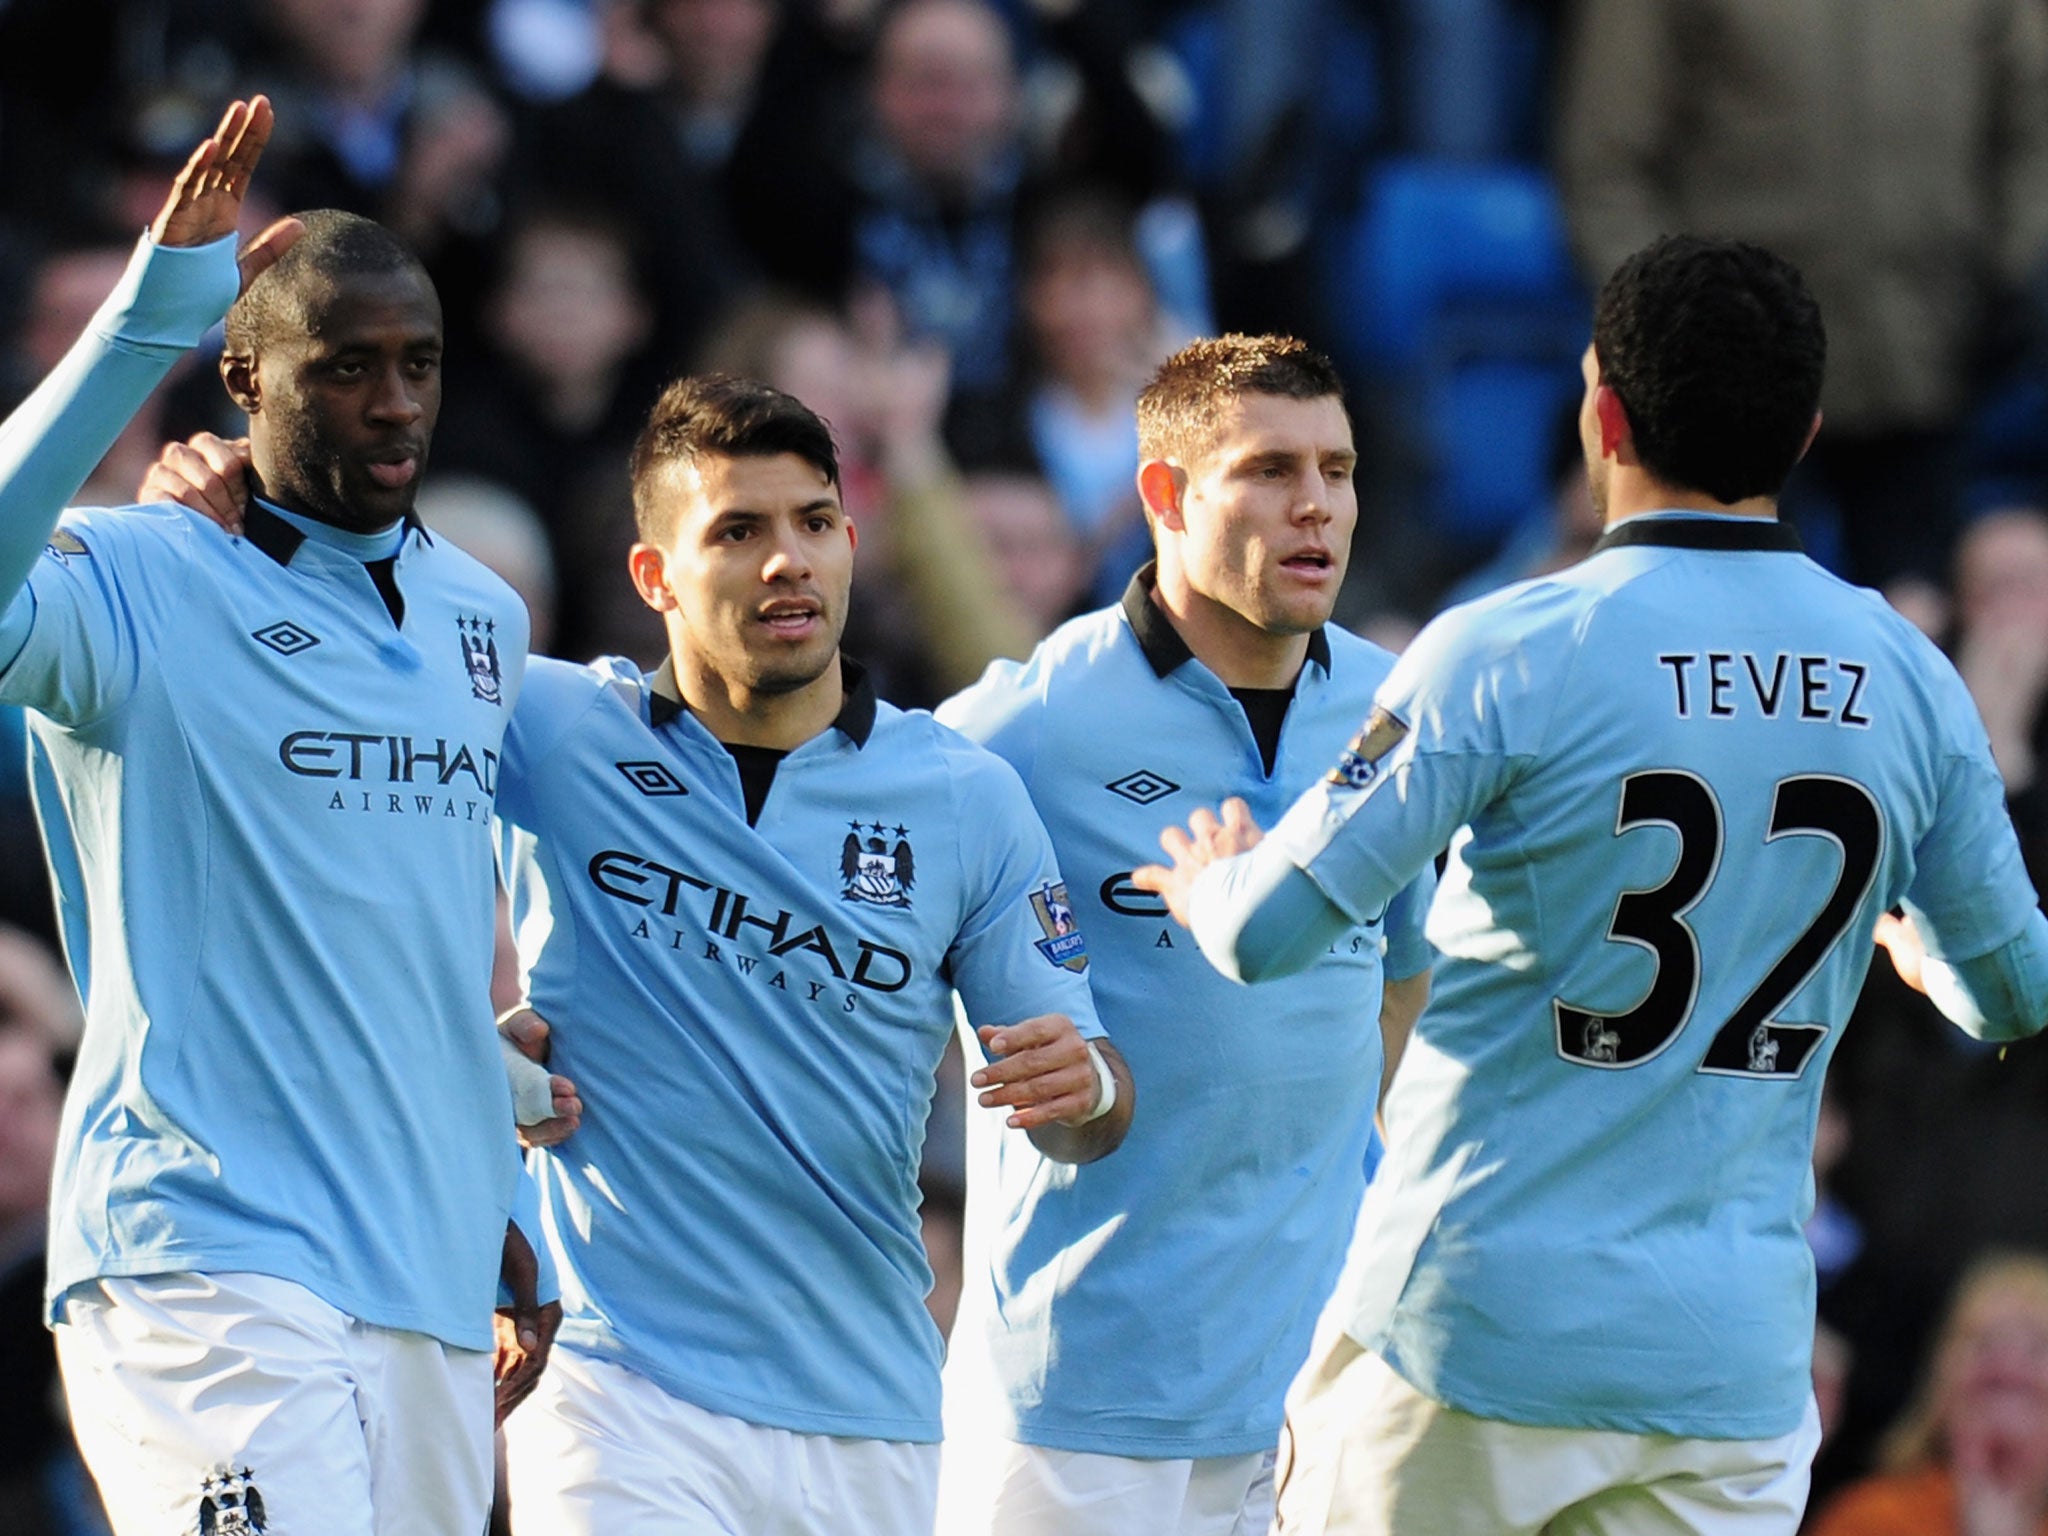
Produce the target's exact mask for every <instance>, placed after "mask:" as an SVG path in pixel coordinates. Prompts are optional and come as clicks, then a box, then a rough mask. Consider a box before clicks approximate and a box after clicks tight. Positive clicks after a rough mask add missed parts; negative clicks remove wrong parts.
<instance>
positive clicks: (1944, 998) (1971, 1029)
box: [1921, 911, 2048, 1040]
mask: <svg viewBox="0 0 2048 1536" xmlns="http://www.w3.org/2000/svg"><path fill="white" fill-rule="evenodd" d="M1921 980H1922V982H1923V983H1924V985H1925V986H1926V988H1927V996H1928V997H1929V998H1930V999H1931V1000H1932V1001H1933V1003H1934V1006H1935V1007H1937V1008H1939V1009H1940V1010H1941V1011H1942V1013H1943V1014H1944V1015H1945V1016H1946V1017H1947V1018H1948V1019H1950V1020H1951V1021H1952V1022H1954V1023H1955V1024H1956V1025H1957V1026H1959V1027H1960V1028H1961V1029H1962V1030H1964V1032H1966V1033H1968V1034H1971V1035H1974V1036H1976V1037H1977V1038H1978V1039H1979V1040H2023V1039H2025V1038H2026V1037H2027V1036H2029V1035H2033V1034H2038V1033H2039V1032H2040V1030H2041V1028H2042V1026H2043V1025H2044V1024H2048V918H2044V917H2043V916H2042V915H2041V914H2040V913H2039V912H2038V911H2036V912H2033V913H2030V914H2029V916H2028V921H2027V926H2026V927H2025V928H2024V929H2022V930H2021V931H2020V933H2019V935H2018V937H2016V938H2014V939H2012V940H2010V941H2009V942H2007V943H2005V944H2002V945H2000V946H1999V947H1998V948H1997V949H1994V950H1993V951H1992V952H1991V953H1990V954H1988V955H1979V956H1977V957H1976V958H1975V959H1972V960H1958V961H1953V962H1950V961H1943V960H1937V959H1935V958H1933V957H1932V956H1929V957H1928V958H1927V959H1926V960H1925V961H1923V962H1922V966H1921Z"/></svg>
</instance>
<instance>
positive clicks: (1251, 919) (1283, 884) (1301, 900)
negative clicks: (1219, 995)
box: [1189, 838, 1352, 982]
mask: <svg viewBox="0 0 2048 1536" xmlns="http://www.w3.org/2000/svg"><path fill="white" fill-rule="evenodd" d="M1351 926H1352V920H1351V918H1350V917H1349V916H1347V915H1346V914H1345V913H1344V912H1343V911H1342V910H1341V909H1339V908H1338V907H1337V905H1336V904H1335V903H1334V902H1332V901H1331V900H1330V898H1329V897H1328V896H1326V895H1324V894H1323V891H1322V889H1321V888H1320V887H1318V886H1317V885H1316V883H1315V882H1314V881H1313V880H1311V879H1309V877H1308V876H1307V875H1306V874H1305V873H1303V872H1302V870H1301V869H1300V868H1298V867H1297V866H1296V865H1295V864H1294V862H1293V860H1292V859H1290V858H1289V857H1288V854H1287V852H1286V850H1285V849H1284V848H1283V847H1282V846H1281V845H1280V843H1279V841H1278V840H1277V839H1274V838H1268V839H1267V840H1266V841H1265V842H1263V843H1261V844H1259V846H1258V847H1256V848H1254V849H1252V851H1251V852H1250V853H1246V854H1240V855H1239V856H1238V857H1236V858H1234V859H1225V860H1223V861H1222V862H1220V863H1217V864H1212V865H1211V866H1210V867H1209V868H1208V869H1206V870H1204V871H1203V872H1202V876H1201V878H1200V879H1198V880H1197V881H1196V882H1195V886H1194V894H1193V900H1192V905H1191V909H1190V912H1189V927H1190V928H1191V929H1192V930H1193V932H1194V935H1195V943H1196V944H1198V945H1199V946H1200V947H1201V951H1202V953H1203V954H1204V955H1206V956H1207V957H1208V959H1209V963H1210V964H1211V965H1213V966H1215V967H1216V969H1217V970H1219V971H1221V972H1222V973H1223V974H1224V975H1226V976H1228V977H1230V978H1231V979H1232V980H1233V981H1245V982H1252V981H1264V980H1265V979H1267V978H1268V977H1271V976H1287V975H1292V974H1293V973H1294V972H1296V971H1299V970H1301V969H1303V968H1304V967H1306V966H1308V965H1310V964H1311V963H1313V962H1314V960H1315V958H1316V956H1317V955H1319V954H1322V953H1323V952H1324V951H1325V950H1327V949H1328V948H1329V946H1330V945H1331V944H1333V943H1335V942H1336V941H1337V939H1338V938H1340V937H1341V936H1342V935H1343V934H1344V932H1345V931H1346V930H1347V929H1349V928H1350V927H1351Z"/></svg>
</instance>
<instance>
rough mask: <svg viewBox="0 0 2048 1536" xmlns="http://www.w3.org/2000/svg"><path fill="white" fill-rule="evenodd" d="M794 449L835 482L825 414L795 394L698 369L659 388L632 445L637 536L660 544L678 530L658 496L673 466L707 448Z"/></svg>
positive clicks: (737, 455)
mask: <svg viewBox="0 0 2048 1536" xmlns="http://www.w3.org/2000/svg"><path fill="white" fill-rule="evenodd" d="M784 453H793V454H795V455H796V456H797V457H798V458H800V459H802V460H804V461H805V462H806V463H808V464H810V465H811V466H812V467H814V468H815V469H816V470H817V471H818V473H819V474H821V475H823V476H824V477H825V479H826V481H827V483H828V484H831V485H837V484H838V483H839V447H838V445H837V444H836V443H834V442H833V441H832V429H831V428H830V427H828V426H826V425H825V420H824V418H823V417H821V416H820V415H818V413H817V412H816V411H814V410H812V409H811V408H810V407H809V406H807V405H805V404H804V403H803V401H801V400H799V399H797V397H796V396H795V395H790V394H785V393H783V392H782V391H781V390H779V389H776V388H774V387H773V386H771V385H767V384H763V383H761V382H759V381H758V380H755V379H742V378H738V377H736V376H735V375H733V374H729V373H699V374H691V375H688V376H687V377H684V378H680V379H677V380H676V381H675V382H674V383H673V384H670V385H669V386H668V388H666V389H664V390H663V391H662V392H661V398H660V399H658V400H656V401H655V402H654V409H653V410H651V411H649V412H648V413H647V424H646V425H645V426H644V427H642V428H641V429H640V436H639V437H638V439H636V440H635V442H634V444H633V515H634V520H635V521H636V522H637V523H638V525H639V529H640V537H641V538H642V539H643V540H644V541H646V542H647V543H650V544H658V543H660V542H662V541H663V540H665V539H667V538H669V537H670V536H671V535H673V534H674V532H675V526H674V518H673V517H672V516H671V514H670V513H669V512H668V510H667V509H666V507H665V506H664V505H663V504H662V501H661V498H660V497H659V496H657V495H656V494H655V490H656V485H655V482H656V481H657V480H658V479H659V478H660V477H661V474H662V473H663V471H665V470H666V469H667V468H668V467H669V466H670V465H671V464H678V463H686V462H688V461H690V460H693V459H697V458H700V457H702V456H704V455H706V454H718V455H720V456H722V457H725V458H733V459H742V458H762V459H766V458H774V457H775V456H776V455H778V454H784Z"/></svg>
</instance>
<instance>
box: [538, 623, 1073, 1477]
mask: <svg viewBox="0 0 2048 1536" xmlns="http://www.w3.org/2000/svg"><path fill="white" fill-rule="evenodd" d="M506 756H507V776H506V791H505V794H504V796H503V798H502V800H501V802H500V812H501V815H502V816H503V817H504V819H505V822H506V823H507V830H506V834H505V867H506V870H507V874H508V884H509V886H510V888H511V891H512V897H513V908H514V928H515V932H516V934H517V937H518V940H519V949H520V957H521V960H522V962H523V964H524V967H525V972H526V984H527V988H528V993H529V996H530V999H531V1001H532V1004H533V1006H534V1008H536V1009H537V1010H538V1011H539V1012H540V1013H541V1015H542V1016H543V1017H545V1018H546V1019H548V1020H549V1021H550V1023H551V1024H552V1026H553V1029H554V1036H553V1038H554V1057H553V1063H552V1064H553V1067H554V1070H556V1071H558V1072H561V1073H564V1074H566V1075H567V1076H568V1077H570V1078H572V1079H574V1080H575V1082H576V1084H577V1087H578V1089H579V1090H580V1092H581V1094H582V1096H583V1099H584V1102H585V1104H586V1106H587V1108H586V1111H585V1114H584V1119H583V1125H582V1128H581V1129H580V1130H579V1131H578V1132H577V1133H576V1135H575V1137H574V1138H572V1139H571V1140H570V1141H569V1142H567V1143H566V1144H565V1145H564V1146H562V1147H561V1148H560V1149H558V1150H556V1151H553V1152H547V1153H538V1154H535V1163H536V1167H537V1170H538V1173H539V1176H540V1181H541V1188H542V1196H543V1200H544V1204H545V1210H544V1226H545V1228H546V1231H547V1236H548V1240H549V1243H550V1245H551V1246H552V1248H553V1249H554V1254H555V1261H556V1265H557V1267H558V1270H559V1273H560V1277H561V1285H562V1299H563V1305H564V1309H565V1312H566V1320H565V1321H564V1323H563V1325H562V1332H561V1344H562V1345H563V1346H564V1347H567V1348H570V1349H577V1350H583V1351H586V1352H588V1353H590V1354H593V1355H597V1356H600V1357H602V1358H605V1359H609V1360H612V1361H615V1362H617V1363H619V1364H621V1365H624V1366H626V1367H628V1368H629V1369H632V1370H634V1371H637V1372H639V1373H640V1374H642V1375H644V1376H646V1377H647V1378H648V1379H650V1380H651V1381H653V1382H655V1383H656V1384H657V1385H659V1386H660V1387H661V1388H662V1389H663V1390H665V1391H667V1392H669V1393H670V1394H672V1395H673V1396H676V1397H679V1398H681V1399H683V1400H685V1401H687V1402H691V1403H695V1404H697V1405H698V1406H699V1407H703V1408H707V1409H710V1410H711V1411H713V1412H716V1413H723V1414H728V1415H731V1416H733V1417H736V1418H741V1419H745V1420H747V1421H748V1422H750V1423H754V1424H761V1425H768V1426H773V1427H776V1428H782V1429H790V1430H797V1431H801V1432H805V1433H813V1434H829V1435H841V1436H855V1437H860V1438H872V1439H883V1440H899V1441H900V1440H908V1441H924V1442H931V1441H935V1440H937V1439H938V1438H939V1380H938V1368H939V1356H940V1349H941V1345H940V1339H939V1334H938V1330H937V1329H936V1328H935V1327H934V1326H933V1324H932V1321H931V1318H930V1316H929V1315H928V1314H927V1312H926V1311H925V1308H924V1295H925V1292H926V1291H927V1290H929V1289H930V1286H931V1275H930V1271H929V1270H928V1268H927V1267H926V1264H925V1257H924V1248H923V1244H922V1242H921V1239H920V1236H919V1227H918V1217H917V1206H918V1190H917V1173H918V1163H919V1158H920V1154H921V1152H922V1150H923V1145H924V1133H925V1117H926V1113H927V1110H928V1109H929V1106H930V1103H931V1098H932V1093H933V1086H934V1080H935V1074H936V1072H937V1070H938V1064H939V1058H940V1056H941V1055H942V1054H943V1052H944V1050H945V1045H946V1040H947V1037H948V1034H949V1033H950V1031H951V1029H952V1027H953V1001H952V999H953V990H954V988H956V987H957V988H958V989H959V994H960V997H961V998H962V1000H963V1002H964V1004H965V1007H966V1010H967V1013H968V1016H969V1017H970V1018H972V1019H973V1020H974V1021H975V1022H977V1023H990V1024H1000V1023H1012V1022H1015V1021H1017V1020H1019V1019H1022V1018H1026V1017H1029V1016H1032V1015H1036V1014H1041V1013H1064V1014H1067V1015H1069V1016H1070V1017H1072V1018H1073V1020H1074V1022H1075V1023H1076V1025H1077V1026H1078V1027H1079V1028H1080V1030H1081V1032H1082V1033H1083V1034H1084V1035H1088V1036H1091V1037H1092V1036H1097V1035H1099V1034H1100V1033H1101V1027H1100V1026H1099V1025H1098V1024H1097V1023H1096V1020H1095V1010H1094V1007H1093V1004H1092V1003H1091V1001H1090V998H1089V995H1088V983H1087V976H1086V972H1087V968H1088V957H1087V952H1086V948H1085V945H1084V943H1083V941H1082V939H1081V936H1080V934H1079V933H1078V932H1076V930H1075V925H1074V921H1073V913H1072V903H1071V902H1070V901H1069V900H1068V897H1067V893H1066V888H1065V887H1064V885H1063V884H1062V883H1061V880H1060V876H1059V872H1058V870H1057V868H1056V867H1055V865H1054V862H1053V855H1052V848H1051V845H1050V844H1049V842H1048V841H1047V839H1046V836H1045V830H1044V828H1043V827H1041V826H1040V825H1039V822H1038V818H1037V817H1036V816H1035V815H1034V814H1033V813H1032V810H1031V803H1030V801H1029V800H1028V799H1027V798H1026V797H1025V794H1024V790H1023V787H1022V786H1021V785H1020V784H1019V783H1018V782H1017V776H1016V774H1014V773H1013V772H1011V770H1010V768H1009V767H1008V766H1007V765H1006V764H1005V763H1003V762H1002V761H1001V760H1000V759H999V758H997V757H995V756H994V755H993V754H991V753H988V752H985V751H983V750H982V749H981V748H979V747H977V746H975V745H973V744H972V743H971V742H968V741H966V740H965V739H964V738H962V737H960V736H959V735H957V734H956V733H954V732H952V731H950V730H947V729H946V728H945V727H944V726H941V725H939V724H938V723H937V722H936V721H934V720H933V719H932V717H931V716H930V715H928V714H924V713H921V712H913V713H906V712H904V711H901V710H898V709H895V708H893V707H891V706H889V705H887V704H879V703H877V702H876V700H875V697H874V694H873V692H872V691H871V690H870V689H869V688H868V687H867V685H866V683H865V682H864V681H861V680H859V679H858V677H857V674H850V675H849V686H848V691H847V704H846V707H845V709H844V710H843V711H842V712H841V714H840V717H839V720H838V722H837V724H836V725H835V726H834V727H832V728H830V729H827V730H826V731H824V732H822V733H821V734H820V735H818V736H816V737H814V738H813V739H812V740H810V741H808V742H806V743H804V744H803V745H802V746H801V747H798V748H797V749H796V750H794V751H793V752H791V753H790V754H789V755H788V756H787V757H785V758H784V759H783V760H782V761H781V763H780V765H779V767H778V770H777V772H776V776H775V779H774V783H773V785H772V787H771V789H770V791H769V793H768V796H767V799H766V802H765V804H764V805H763V806H762V809H761V812H760V817H759V821H758V824H757V825H755V826H752V827H750V826H748V824H747V818H746V810H745V804H744V801H743V798H742V792H741V785H740V778H739V772H738V769H737V767H736V765H735V763H734V761H733V759H732V756H731V755H730V754H729V753H728V752H727V751H726V749H725V748H724V747H723V746H722V745H721V744H720V743H719V742H718V741H717V740H716V739H715V738H714V737H713V736H712V735H711V733H710V732H709V731H708V730H707V729H706V728H705V727H704V726H703V725H702V724H701V723H700V722H699V721H698V720H697V719H696V718H695V717H694V716H692V715H690V714H689V713H688V712H686V711H684V710H682V708H681V707H680V706H679V705H677V704H676V703H674V702H673V700H672V699H670V698H668V697H665V696H664V695H663V694H662V693H660V692H658V691H656V689H655V688H654V687H653V686H652V685H651V683H650V682H649V681H648V680H647V679H644V678H643V677H642V676H641V674H640V673H639V671H638V670H637V669H635V668H634V667H632V666H631V665H630V664H629V663H626V662H623V661H615V660H614V661H606V662H602V663H599V664H597V665H595V666H591V667H578V666H570V665H568V664H566V663H561V662H550V661H540V660H537V661H536V662H535V663H534V667H533V670H532V672H531V673H530V674H529V677H528V681H527V690H526V693H525V694H524V696H523V697H522V698H521V700H520V707H519V713H518V715H517V717H516V718H515V720H514V722H513V727H512V731H511V733H510V735H509V736H508V737H507V745H506ZM977 1112H978V1113H984V1114H993V1113H996V1111H993V1110H982V1111H977Z"/></svg>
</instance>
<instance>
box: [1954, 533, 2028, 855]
mask: <svg viewBox="0 0 2048 1536" xmlns="http://www.w3.org/2000/svg"><path fill="white" fill-rule="evenodd" d="M1955 615H1956V632H1955V635H1954V637H1953V639H1952V640H1951V642H1950V647H1951V651H1952V653H1953V655H1954V658H1955V663H1956V669H1957V670H1958V671H1960V672H1961V673H1962V675H1963V681H1964V682H1965V683H1967V684H1968V685H1969V688H1970V696H1971V697H1972V698H1973V699H1975V700H1976V701H1977V710H1978V713H1979V714H1981V715H1982V716H1983V717H1984V727H1985V730H1986V731H1987V732H1988V733H1989V734H1990V737H1991V755H1992V757H1993V758H1994V759H1995V760H1996V761H1997V763H1998V771H1999V773H2000V774H2001V775H2002V776H2003V777H2004V779H2005V793H2006V798H2007V800H2008V801H2009V802H2010V804H2011V807H2012V815H2013V821H2014V823H2015V824H2016V825H2017V826H2018V827H2019V829H2020V847H2021V848H2022V850H2024V851H2025V853H2026V855H2027V867H2028V869H2029V870H2030V871H2031V872H2032V873H2033V874H2034V875H2035V876H2036V878H2037V879H2044V880H2048V784H2044V783H2043V782H2042V777H2041V772H2040V766H2041V761H2042V758H2041V754H2042V752H2043V750H2044V749H2048V709H2044V708H2043V707H2042V705H2043V702H2044V699H2048V511H2043V510H2041V509H2040V508H2037V507H2005V508H2000V509H1998V510H1995V511H1991V512H1987V513H1984V514H1982V515H1981V516H1979V517H1976V518H1973V519H1972V520H1971V521H1970V523H1969V524H1968V525H1967V526H1966V527H1965V529H1964V530H1963V536H1962V539H1961V541H1960V543H1959V544H1958V546H1957V549H1956V562H1955Z"/></svg>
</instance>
